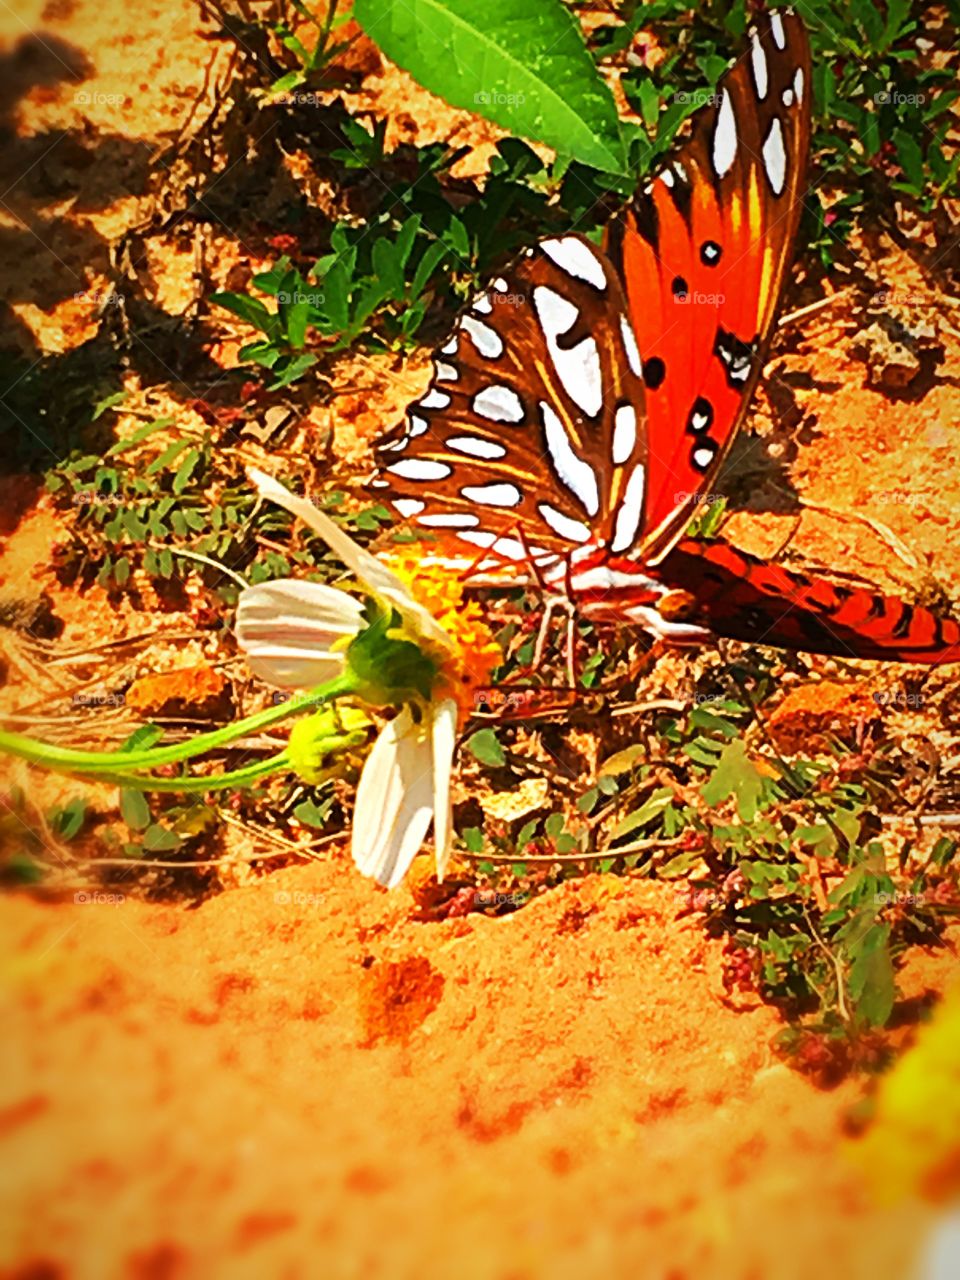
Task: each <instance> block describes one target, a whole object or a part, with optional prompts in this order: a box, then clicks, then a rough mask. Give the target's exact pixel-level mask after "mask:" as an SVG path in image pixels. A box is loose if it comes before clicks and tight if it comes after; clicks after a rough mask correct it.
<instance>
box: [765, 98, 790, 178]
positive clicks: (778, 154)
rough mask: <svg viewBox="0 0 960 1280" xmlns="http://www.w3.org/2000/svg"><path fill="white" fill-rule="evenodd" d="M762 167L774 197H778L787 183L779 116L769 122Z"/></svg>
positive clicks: (785, 157)
mask: <svg viewBox="0 0 960 1280" xmlns="http://www.w3.org/2000/svg"><path fill="white" fill-rule="evenodd" d="M763 167H764V169H766V171H767V177H768V178H769V179H770V187H771V189H772V191H773V193H774V195H777V196H778V195H780V194H781V193H782V191H783V188H784V186H785V185H786V181H787V153H786V150H785V149H784V145H783V128H782V127H781V124H780V118H779V116H774V117H773V120H772V121H771V122H770V132H769V133H768V134H767V140H766V142H765V143H764V144H763Z"/></svg>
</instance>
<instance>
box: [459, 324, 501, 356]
mask: <svg viewBox="0 0 960 1280" xmlns="http://www.w3.org/2000/svg"><path fill="white" fill-rule="evenodd" d="M460 327H461V329H463V330H464V332H465V333H469V335H470V338H471V341H472V342H473V345H474V346H475V347H476V348H477V350H478V351H479V352H480V354H481V355H482V356H483V357H484V358H485V359H487V360H496V359H497V358H498V357H499V356H502V355H503V339H502V338H501V337H500V335H499V333H497V331H496V329H491V328H490V326H489V325H488V324H484V323H483V321H482V320H475V319H474V318H473V316H464V317H463V319H462V320H461V321H460Z"/></svg>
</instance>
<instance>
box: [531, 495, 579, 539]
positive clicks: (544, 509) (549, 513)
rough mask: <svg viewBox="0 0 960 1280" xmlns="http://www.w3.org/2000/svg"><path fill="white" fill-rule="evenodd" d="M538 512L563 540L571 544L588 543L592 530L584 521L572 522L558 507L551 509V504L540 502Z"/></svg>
mask: <svg viewBox="0 0 960 1280" xmlns="http://www.w3.org/2000/svg"><path fill="white" fill-rule="evenodd" d="M537 510H538V511H539V512H540V514H541V515H542V516H543V518H544V520H546V522H547V524H548V525H549V526H550V528H551V529H552V530H553V531H554V533H559V535H560V537H561V538H566V539H567V540H568V541H569V542H587V541H588V540H589V538H590V530H589V529H588V528H587V526H586V525H585V524H584V523H583V521H582V520H571V519H570V517H569V516H565V515H564V514H563V512H562V511H558V510H557V509H556V507H551V505H550V503H549V502H539V503H538V504H537Z"/></svg>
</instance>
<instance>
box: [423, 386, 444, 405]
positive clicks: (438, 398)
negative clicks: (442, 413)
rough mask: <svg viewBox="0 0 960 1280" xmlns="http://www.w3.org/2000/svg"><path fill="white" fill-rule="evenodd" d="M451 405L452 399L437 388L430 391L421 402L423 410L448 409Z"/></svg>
mask: <svg viewBox="0 0 960 1280" xmlns="http://www.w3.org/2000/svg"><path fill="white" fill-rule="evenodd" d="M449 404H450V397H449V396H448V395H447V393H446V392H445V391H438V390H437V389H436V387H434V388H433V390H432V391H429V392H428V393H427V394H426V395H425V396H424V397H423V399H422V400H421V401H420V407H421V409H446V408H447V406H448V405H449Z"/></svg>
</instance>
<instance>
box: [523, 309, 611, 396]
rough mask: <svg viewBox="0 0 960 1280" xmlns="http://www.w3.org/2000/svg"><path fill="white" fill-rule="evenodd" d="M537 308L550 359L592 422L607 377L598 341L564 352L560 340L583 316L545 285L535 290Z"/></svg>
mask: <svg viewBox="0 0 960 1280" xmlns="http://www.w3.org/2000/svg"><path fill="white" fill-rule="evenodd" d="M533 305H534V306H535V307H536V310H537V316H538V318H539V320H540V324H541V325H542V326H543V333H544V337H545V338H546V340H547V350H548V351H549V352H550V359H551V360H552V361H553V367H554V369H555V370H556V373H557V377H558V378H559V379H560V382H561V383H562V385H563V389H564V391H566V393H567V395H568V396H569V397H570V399H571V400H572V401H573V402H574V404H575V405H577V407H578V408H580V409H582V410H583V412H584V413H586V414H589V415H590V417H591V418H592V417H594V416H595V415H596V414H598V413H599V412H600V408H601V406H602V404H603V373H602V371H601V368H600V352H599V351H598V350H597V343H596V340H595V339H594V338H584V339H583V341H582V342H578V343H577V345H576V346H575V347H571V348H569V350H564V349H562V348H561V347H560V345H559V343H558V342H557V338H558V337H559V336H560V335H561V334H564V333H567V332H569V330H570V329H571V328H572V327H573V325H574V324H575V323H576V321H577V318H578V316H579V315H580V312H579V311H578V310H577V308H576V307H575V306H574V305H573V303H572V302H568V301H567V299H566V298H564V297H562V296H561V295H560V294H559V293H556V292H555V291H554V290H553V289H548V288H547V287H546V286H545V285H538V286H537V287H536V288H535V289H534V291H533Z"/></svg>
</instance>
